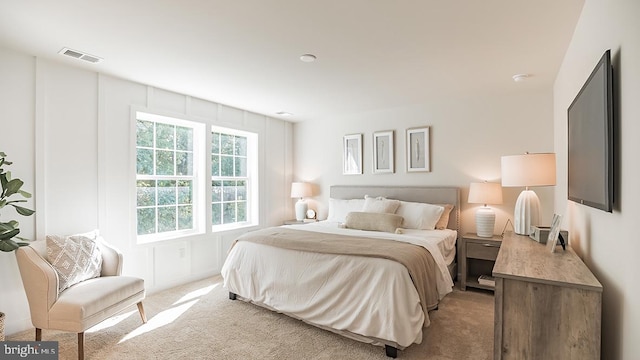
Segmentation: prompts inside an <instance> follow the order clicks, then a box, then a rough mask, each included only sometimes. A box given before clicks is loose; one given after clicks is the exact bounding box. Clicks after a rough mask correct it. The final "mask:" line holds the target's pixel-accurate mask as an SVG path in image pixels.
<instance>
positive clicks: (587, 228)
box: [554, 0, 640, 359]
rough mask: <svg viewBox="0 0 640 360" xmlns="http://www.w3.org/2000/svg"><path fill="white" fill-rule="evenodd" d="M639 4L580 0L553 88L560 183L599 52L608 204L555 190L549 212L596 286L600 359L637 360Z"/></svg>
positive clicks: (639, 318)
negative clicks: (609, 88) (608, 66)
mask: <svg viewBox="0 0 640 360" xmlns="http://www.w3.org/2000/svg"><path fill="white" fill-rule="evenodd" d="M638 16H640V2H638V1H637V0H587V1H586V2H585V5H584V8H583V10H582V14H581V16H580V19H579V20H578V24H577V26H576V30H575V33H574V36H573V39H572V41H571V44H570V46H569V48H568V50H567V53H566V55H565V59H564V62H563V65H562V67H561V70H560V72H559V73H558V77H557V79H556V83H555V86H554V130H555V139H554V147H555V151H556V152H557V154H558V161H559V165H560V166H559V167H558V169H559V174H558V176H559V178H561V179H566V178H567V172H566V169H567V112H566V111H567V108H568V106H569V105H570V104H571V101H573V99H574V97H575V96H576V94H577V93H578V91H579V90H580V88H581V87H582V85H583V84H584V82H585V81H586V79H587V78H588V76H589V74H590V73H591V71H592V70H593V68H594V67H595V65H596V63H597V62H598V60H599V59H600V57H601V56H602V54H603V53H604V52H605V50H607V49H611V52H612V63H613V67H614V106H615V109H614V112H615V115H614V116H615V128H616V130H615V141H614V147H615V152H616V155H615V156H616V160H615V162H614V167H615V169H616V170H615V180H614V185H615V196H614V199H615V204H614V210H613V213H606V212H603V211H600V210H596V209H592V208H589V207H586V206H582V205H578V204H575V203H573V202H570V201H567V200H566V199H567V185H566V182H561V184H559V186H557V187H556V196H555V208H556V209H557V211H558V212H559V213H561V214H566V219H565V225H566V227H567V228H568V229H569V238H570V244H571V246H572V248H574V249H575V250H576V252H577V253H578V254H579V255H580V256H581V257H583V259H584V261H585V263H586V264H587V265H588V266H589V268H590V269H591V271H593V273H594V274H595V275H596V277H597V278H598V280H599V281H600V282H601V283H602V285H603V288H604V292H603V312H602V358H603V359H637V358H638V354H640V342H638V339H640V308H639V307H638V300H639V299H640V287H639V286H638V281H637V279H638V274H640V262H639V261H638V259H637V257H638V255H639V254H640V241H638V236H637V234H636V231H635V226H634V224H636V223H637V222H638V219H640V208H639V207H638V206H637V201H638V200H639V199H640V189H639V188H638V178H639V177H640V162H638V154H640V141H638V138H639V137H640V121H638V119H640V108H639V107H638V99H639V98H640V22H639V21H638Z"/></svg>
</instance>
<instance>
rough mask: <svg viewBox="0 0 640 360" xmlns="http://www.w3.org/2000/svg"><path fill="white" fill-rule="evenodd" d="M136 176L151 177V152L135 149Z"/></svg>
mask: <svg viewBox="0 0 640 360" xmlns="http://www.w3.org/2000/svg"><path fill="white" fill-rule="evenodd" d="M136 174H138V175H153V150H150V149H136Z"/></svg>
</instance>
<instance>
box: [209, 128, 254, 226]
mask: <svg viewBox="0 0 640 360" xmlns="http://www.w3.org/2000/svg"><path fill="white" fill-rule="evenodd" d="M256 157H257V135H256V134H253V133H249V132H243V131H236V130H231V129H225V128H219V127H213V128H212V130H211V225H212V226H213V227H214V229H216V228H221V227H223V226H225V225H227V226H228V225H230V224H234V225H236V226H238V225H249V224H254V223H257V221H256V220H257V214H256V213H255V211H257V201H256V200H257V196H256V197H255V198H254V197H253V196H252V195H253V194H257V191H256V190H255V189H254V187H255V186H257V170H256V165H257V161H256Z"/></svg>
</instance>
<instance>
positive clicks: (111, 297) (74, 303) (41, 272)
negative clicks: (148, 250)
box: [16, 239, 147, 359]
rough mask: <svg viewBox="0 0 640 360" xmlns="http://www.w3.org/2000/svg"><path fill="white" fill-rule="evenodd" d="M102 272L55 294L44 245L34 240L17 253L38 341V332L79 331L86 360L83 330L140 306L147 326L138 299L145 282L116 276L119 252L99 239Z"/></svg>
mask: <svg viewBox="0 0 640 360" xmlns="http://www.w3.org/2000/svg"><path fill="white" fill-rule="evenodd" d="M98 244H99V246H100V250H101V254H102V268H101V273H100V276H99V277H96V278H93V279H89V280H85V281H82V282H80V283H78V284H75V285H73V286H71V287H69V288H67V289H64V290H63V291H62V292H60V293H58V281H59V276H58V273H57V272H56V270H55V269H54V268H53V266H52V265H51V264H50V263H49V262H48V261H47V260H46V258H47V256H46V241H44V240H41V241H34V242H32V243H31V244H30V246H25V247H21V248H19V249H18V250H16V257H17V259H18V267H19V268H20V275H21V277H22V282H23V283H24V288H25V291H26V293H27V299H28V300H29V308H30V310H31V322H32V323H33V326H35V328H36V341H40V340H42V329H52V330H62V331H69V332H75V333H78V358H79V359H84V332H85V331H86V330H87V329H89V328H90V327H92V326H94V325H96V324H98V323H100V322H102V321H103V320H106V319H108V318H109V317H111V316H113V315H115V314H117V313H119V312H120V311H122V310H124V309H125V308H127V307H129V306H132V305H133V304H137V305H138V311H139V312H140V316H141V317H142V321H143V322H145V323H146V322H147V320H146V317H145V314H144V308H143V307H142V300H143V299H144V297H145V289H144V280H142V279H140V278H136V277H130V276H120V273H121V271H122V254H121V253H120V252H119V251H118V250H116V249H114V248H112V247H110V246H109V245H108V244H106V243H105V242H104V241H102V240H101V239H100V241H99V242H98Z"/></svg>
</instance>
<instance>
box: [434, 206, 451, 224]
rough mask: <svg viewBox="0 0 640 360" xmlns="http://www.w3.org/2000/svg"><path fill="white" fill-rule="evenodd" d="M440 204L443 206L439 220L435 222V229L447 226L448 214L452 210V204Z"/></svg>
mask: <svg viewBox="0 0 640 360" xmlns="http://www.w3.org/2000/svg"><path fill="white" fill-rule="evenodd" d="M440 206H442V207H444V211H443V212H442V215H440V220H438V222H437V223H436V230H444V229H446V228H447V225H448V224H449V214H451V210H453V204H440Z"/></svg>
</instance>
